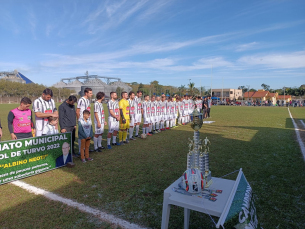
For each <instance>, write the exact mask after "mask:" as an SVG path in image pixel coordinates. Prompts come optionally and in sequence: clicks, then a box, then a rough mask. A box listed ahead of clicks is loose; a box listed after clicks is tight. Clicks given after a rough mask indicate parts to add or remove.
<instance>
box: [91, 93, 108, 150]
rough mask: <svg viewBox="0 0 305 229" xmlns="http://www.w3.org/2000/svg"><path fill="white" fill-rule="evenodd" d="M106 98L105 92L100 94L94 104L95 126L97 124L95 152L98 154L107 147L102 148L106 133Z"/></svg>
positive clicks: (94, 140)
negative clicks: (104, 105) (103, 137)
mask: <svg viewBox="0 0 305 229" xmlns="http://www.w3.org/2000/svg"><path fill="white" fill-rule="evenodd" d="M104 98H105V93H104V92H98V93H97V94H96V101H95V103H94V124H95V133H94V138H93V142H94V150H95V151H97V152H102V149H105V147H103V146H102V140H103V139H102V136H103V133H104V129H105V125H107V122H106V121H105V111H104V107H103V103H102V101H103V100H104Z"/></svg>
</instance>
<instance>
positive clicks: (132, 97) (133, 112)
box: [128, 91, 141, 140]
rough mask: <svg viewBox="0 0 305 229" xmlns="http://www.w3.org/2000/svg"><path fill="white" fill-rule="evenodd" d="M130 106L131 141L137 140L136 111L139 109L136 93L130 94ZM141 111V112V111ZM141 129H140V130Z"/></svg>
mask: <svg viewBox="0 0 305 229" xmlns="http://www.w3.org/2000/svg"><path fill="white" fill-rule="evenodd" d="M128 102H129V106H130V113H129V117H130V123H129V140H136V139H135V138H134V137H133V131H134V127H135V125H137V123H136V122H135V116H136V109H137V102H136V101H135V93H134V92H133V91H131V92H129V99H128ZM140 111H141V110H140ZM138 129H139V128H138Z"/></svg>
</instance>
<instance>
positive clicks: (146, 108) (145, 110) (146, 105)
mask: <svg viewBox="0 0 305 229" xmlns="http://www.w3.org/2000/svg"><path fill="white" fill-rule="evenodd" d="M142 114H143V119H144V122H143V134H146V135H148V136H151V134H150V133H149V124H150V123H151V120H150V101H149V95H145V96H144V102H143V103H142Z"/></svg>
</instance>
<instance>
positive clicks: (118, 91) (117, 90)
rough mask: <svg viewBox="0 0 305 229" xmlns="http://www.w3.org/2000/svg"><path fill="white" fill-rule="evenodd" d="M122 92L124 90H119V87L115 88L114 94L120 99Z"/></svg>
mask: <svg viewBox="0 0 305 229" xmlns="http://www.w3.org/2000/svg"><path fill="white" fill-rule="evenodd" d="M122 91H124V88H121V87H117V88H116V90H115V92H116V93H117V95H118V98H121V93H122Z"/></svg>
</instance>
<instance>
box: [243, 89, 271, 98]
mask: <svg viewBox="0 0 305 229" xmlns="http://www.w3.org/2000/svg"><path fill="white" fill-rule="evenodd" d="M268 93H269V91H255V92H249V95H248V92H245V93H244V97H252V98H262V97H265V96H267V95H268Z"/></svg>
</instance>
